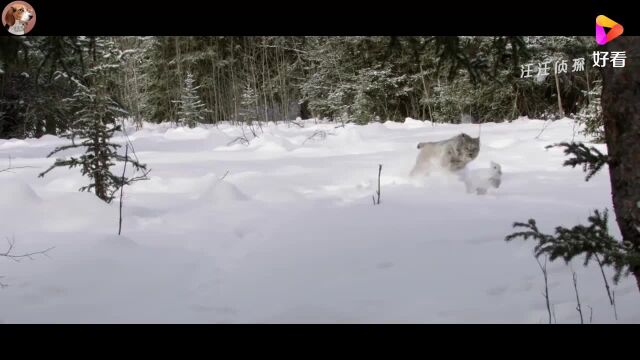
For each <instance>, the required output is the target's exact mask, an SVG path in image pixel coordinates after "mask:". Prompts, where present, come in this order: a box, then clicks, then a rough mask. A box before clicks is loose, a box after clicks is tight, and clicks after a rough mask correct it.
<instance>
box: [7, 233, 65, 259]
mask: <svg viewBox="0 0 640 360" xmlns="http://www.w3.org/2000/svg"><path fill="white" fill-rule="evenodd" d="M7 243H9V248H8V249H7V251H5V252H3V253H0V256H1V257H6V258H7V259H11V260H13V261H16V262H18V261H20V260H22V259H25V258H26V259H29V260H33V257H34V256H36V255H45V256H47V252H49V251H51V250H52V249H53V247H50V248H48V249H46V250H42V251H35V252H31V253H25V254H20V255H16V254H12V251H13V248H14V246H15V243H16V239H15V238H11V239H9V238H7Z"/></svg>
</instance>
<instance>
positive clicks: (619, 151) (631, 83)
mask: <svg viewBox="0 0 640 360" xmlns="http://www.w3.org/2000/svg"><path fill="white" fill-rule="evenodd" d="M606 51H609V52H611V51H626V55H627V56H626V57H627V60H626V64H625V65H626V66H625V67H619V68H614V67H613V66H612V64H611V63H608V64H607V65H606V67H605V68H604V71H603V81H602V115H603V118H604V129H605V137H606V141H607V148H608V153H609V156H610V157H611V160H610V163H609V176H610V178H611V192H612V197H613V207H614V210H615V214H616V220H617V222H618V226H619V227H620V232H621V234H622V237H623V239H624V241H628V242H630V243H631V244H633V249H634V251H636V252H640V207H639V205H640V141H639V140H640V37H639V36H626V37H624V36H623V37H620V38H618V39H616V40H614V41H612V42H611V43H609V44H608V45H607V49H606ZM632 272H633V274H634V275H635V277H636V281H637V283H638V289H639V290H640V266H636V267H635V268H634V269H632Z"/></svg>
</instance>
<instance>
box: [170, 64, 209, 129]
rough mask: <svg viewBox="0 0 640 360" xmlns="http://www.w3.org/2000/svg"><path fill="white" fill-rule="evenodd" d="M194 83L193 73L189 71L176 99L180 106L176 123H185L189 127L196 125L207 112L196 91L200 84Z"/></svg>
mask: <svg viewBox="0 0 640 360" xmlns="http://www.w3.org/2000/svg"><path fill="white" fill-rule="evenodd" d="M194 83H195V80H194V79H193V74H191V73H190V72H189V73H187V78H186V79H185V80H184V88H183V89H182V95H181V96H180V100H178V101H176V103H177V104H178V105H179V106H180V110H178V124H180V125H187V126H189V127H190V128H194V127H196V126H198V124H199V123H201V122H202V120H204V116H205V114H206V112H207V110H206V108H205V104H204V103H202V100H200V96H199V95H198V92H197V90H198V88H199V87H200V86H195V85H194Z"/></svg>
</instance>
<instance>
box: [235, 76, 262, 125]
mask: <svg viewBox="0 0 640 360" xmlns="http://www.w3.org/2000/svg"><path fill="white" fill-rule="evenodd" d="M239 115H240V117H241V119H242V121H244V122H245V123H247V124H248V125H251V124H252V123H253V122H254V121H257V120H258V95H257V94H256V91H255V90H254V89H253V88H252V87H251V85H249V84H247V85H246V86H245V88H244V90H243V91H242V97H241V98H240V114H239Z"/></svg>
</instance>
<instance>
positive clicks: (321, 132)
mask: <svg viewBox="0 0 640 360" xmlns="http://www.w3.org/2000/svg"><path fill="white" fill-rule="evenodd" d="M327 135H335V134H334V133H328V132H326V131H324V130H316V131H314V132H313V134H311V136H309V137H308V138H306V139H305V140H304V141H303V142H302V145H304V144H305V143H306V142H307V141H309V140H314V139H316V138H319V139H320V140H324V139H326V138H327Z"/></svg>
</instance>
